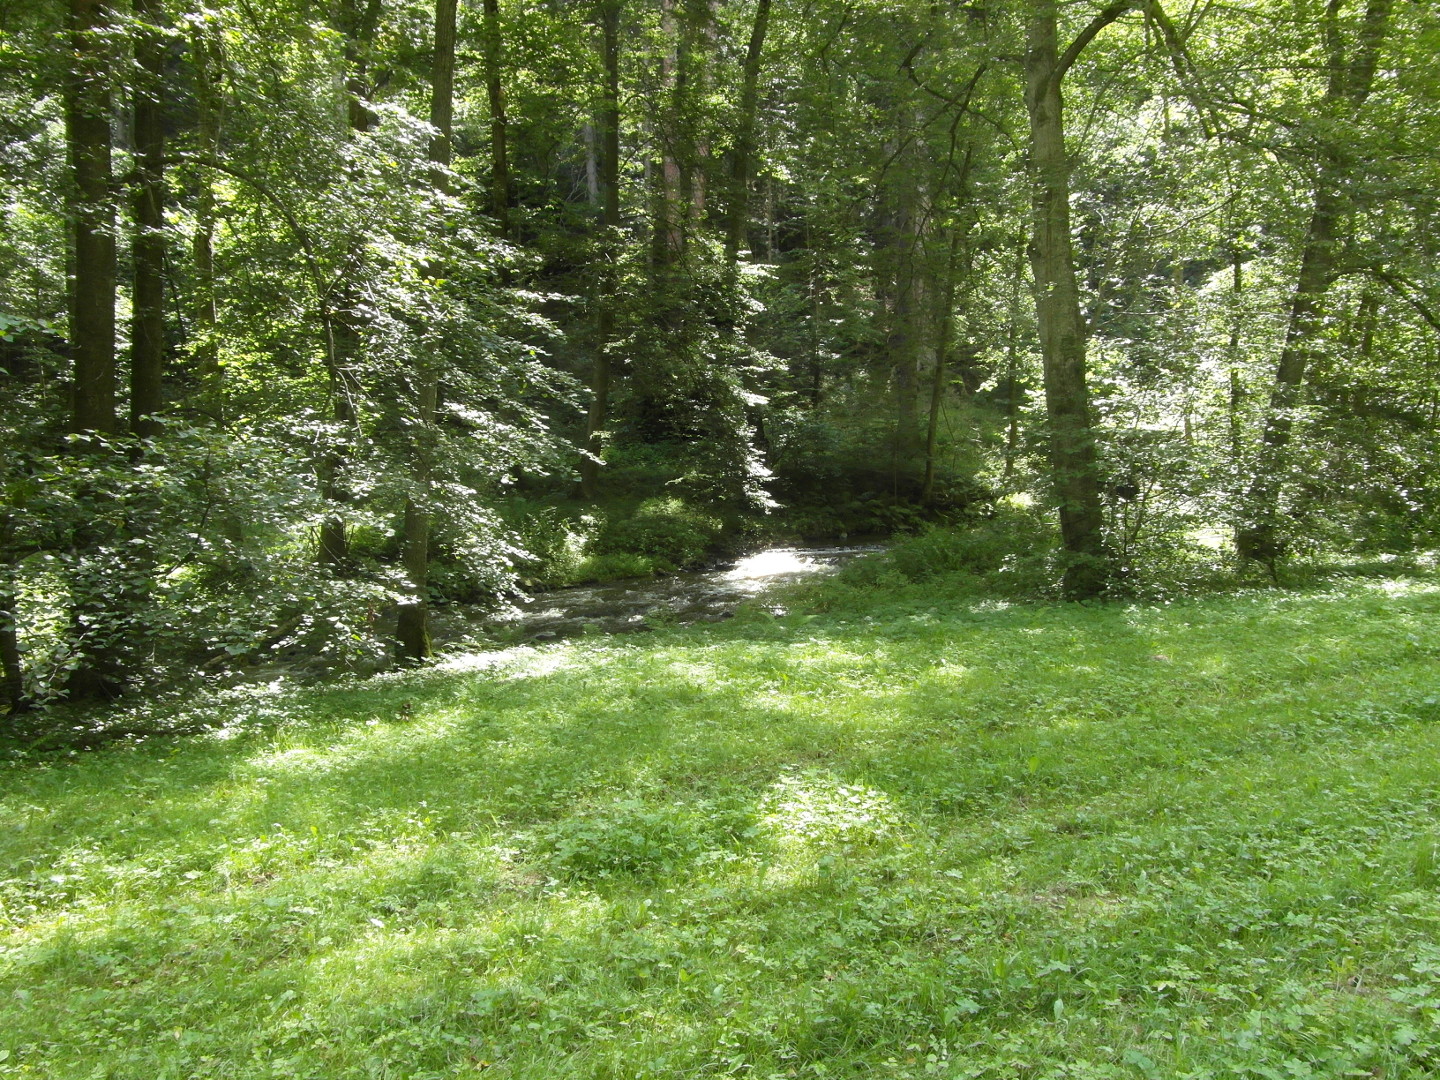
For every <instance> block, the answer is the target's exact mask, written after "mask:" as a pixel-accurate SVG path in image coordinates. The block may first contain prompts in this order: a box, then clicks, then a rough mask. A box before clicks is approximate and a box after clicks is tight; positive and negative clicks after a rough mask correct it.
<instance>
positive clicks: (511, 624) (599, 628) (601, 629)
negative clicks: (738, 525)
mask: <svg viewBox="0 0 1440 1080" xmlns="http://www.w3.org/2000/svg"><path fill="white" fill-rule="evenodd" d="M881 550H883V545H881V544H859V545H848V546H843V547H842V546H829V547H826V546H815V547H806V546H795V547H772V548H766V549H764V550H763V551H757V552H755V553H754V554H751V555H746V556H744V557H743V558H740V559H737V560H735V561H733V562H730V563H726V564H724V565H722V566H718V567H713V568H711V569H708V570H696V571H690V572H687V573H682V574H674V575H672V576H670V577H663V578H643V579H638V580H629V581H611V582H606V583H605V584H603V585H581V586H576V587H573V588H568V589H555V590H554V591H552V592H544V593H539V594H537V595H535V596H533V597H530V598H529V599H528V600H525V601H523V602H521V603H520V604H518V605H517V606H516V611H515V612H514V613H513V614H512V615H510V616H509V617H501V618H496V617H495V616H494V615H493V614H489V615H484V616H482V615H480V614H479V613H478V612H476V611H473V610H472V611H467V609H466V608H464V607H455V608H451V609H449V610H448V611H446V612H443V613H442V612H438V611H437V612H436V613H435V621H436V626H435V631H436V633H435V637H436V640H437V642H443V641H454V640H457V639H460V638H464V637H466V636H468V635H469V634H472V633H474V632H476V631H481V630H489V631H497V630H498V631H500V632H502V633H504V634H505V636H507V637H511V638H516V639H519V640H523V641H547V640H550V639H553V638H565V637H574V636H575V635H577V634H582V633H603V634H625V633H635V632H637V631H644V630H649V629H652V628H653V627H654V625H655V624H657V623H658V624H674V625H686V624H690V623H699V622H719V621H721V620H722V619H726V618H729V616H730V615H731V614H733V613H734V611H735V607H736V606H737V605H738V604H741V603H743V602H745V601H747V600H753V599H755V598H757V597H760V596H763V595H764V594H765V593H766V592H768V591H770V590H772V589H775V588H777V587H779V586H781V585H789V584H792V583H794V582H798V581H804V580H805V579H807V578H812V577H816V576H818V575H822V574H831V573H834V572H835V571H836V570H837V569H839V568H840V567H841V566H843V565H844V564H845V563H847V562H849V561H850V560H852V559H855V558H858V557H860V556H862V555H869V554H872V553H874V552H877V551H881Z"/></svg>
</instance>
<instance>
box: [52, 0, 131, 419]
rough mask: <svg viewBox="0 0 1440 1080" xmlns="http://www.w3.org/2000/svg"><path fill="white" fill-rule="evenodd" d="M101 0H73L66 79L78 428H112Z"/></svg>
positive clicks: (110, 215) (111, 237) (110, 238)
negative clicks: (70, 176) (71, 201)
mask: <svg viewBox="0 0 1440 1080" xmlns="http://www.w3.org/2000/svg"><path fill="white" fill-rule="evenodd" d="M109 26H110V12H109V9H108V8H107V7H106V5H105V4H103V3H101V2H100V0H70V51H71V57H72V60H73V67H72V68H71V70H70V73H69V78H68V80H67V82H66V94H65V137H66V143H67V145H68V148H69V155H70V170H71V175H72V177H73V182H74V189H73V195H74V199H75V203H74V207H73V214H72V222H73V225H72V233H71V238H72V239H71V246H72V252H73V257H74V275H73V279H72V281H71V286H70V289H71V309H70V348H71V355H72V356H73V358H74V362H75V402H74V412H73V417H72V422H71V428H72V430H73V431H75V432H76V433H83V432H87V431H98V432H101V433H104V434H110V433H114V432H115V431H116V430H117V429H118V427H119V423H118V420H117V417H116V412H115V234H114V224H115V209H114V203H113V199H112V195H111V175H110V86H109V81H108V80H109V78H110V70H109V69H110V66H111V62H112V60H111V57H110V54H109V50H108V49H107V48H106V46H105V41H104V34H105V33H106V31H107V30H108V29H109Z"/></svg>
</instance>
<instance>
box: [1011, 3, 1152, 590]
mask: <svg viewBox="0 0 1440 1080" xmlns="http://www.w3.org/2000/svg"><path fill="white" fill-rule="evenodd" d="M1134 6H1135V4H1134V0H1121V2H1120V3H1115V4H1111V5H1110V6H1108V7H1106V8H1104V9H1103V10H1102V11H1100V12H1099V13H1098V14H1097V15H1095V17H1094V18H1093V19H1091V21H1090V22H1089V23H1088V24H1087V25H1086V26H1085V28H1084V29H1083V30H1081V31H1080V33H1079V34H1077V35H1076V36H1075V38H1074V40H1072V41H1071V42H1070V44H1069V45H1068V46H1067V47H1066V48H1065V50H1064V51H1063V52H1062V51H1061V50H1060V45H1059V41H1060V35H1059V28H1058V22H1059V4H1058V3H1057V2H1056V0H1033V2H1032V5H1031V9H1030V18H1029V23H1028V29H1027V33H1026V53H1025V107H1026V111H1027V112H1028V113H1029V116H1030V178H1031V184H1032V207H1033V210H1032V215H1033V216H1032V221H1033V231H1032V234H1031V235H1032V239H1031V248H1030V266H1031V271H1032V273H1033V274H1034V285H1035V313H1036V317H1037V319H1038V323H1039V331H1040V347H1041V354H1042V357H1043V363H1044V372H1045V406H1046V412H1047V414H1048V416H1049V423H1050V435H1049V440H1050V468H1051V473H1052V476H1053V480H1054V485H1055V495H1056V499H1057V501H1058V502H1059V504H1060V532H1061V537H1062V539H1063V541H1064V544H1065V550H1066V552H1067V554H1068V555H1069V556H1070V559H1071V562H1070V565H1069V566H1068V567H1067V568H1066V570H1065V582H1064V588H1065V593H1066V595H1067V596H1070V597H1072V598H1075V599H1086V598H1089V597H1094V596H1098V595H1100V594H1101V593H1102V592H1104V591H1105V588H1106V586H1107V584H1108V580H1109V577H1110V573H1111V570H1110V566H1109V556H1108V554H1107V552H1106V550H1105V536H1104V527H1105V519H1104V509H1103V506H1102V504H1101V496H1100V469H1099V458H1098V455H1097V453H1096V447H1095V429H1094V422H1093V419H1092V417H1091V413H1090V390H1089V386H1088V384H1087V382H1086V378H1085V346H1086V339H1087V337H1088V329H1087V327H1086V324H1085V317H1084V314H1083V313H1082V312H1081V310H1080V289H1079V284H1078V282H1077V281H1076V277H1075V256H1074V250H1073V246H1072V241H1071V235H1070V158H1069V156H1068V153H1067V151H1066V147H1065V114H1064V96H1063V94H1062V82H1063V80H1064V78H1065V74H1066V72H1068V71H1069V70H1070V68H1071V66H1072V65H1073V64H1074V63H1075V61H1076V60H1078V59H1079V58H1080V55H1081V53H1083V52H1084V51H1085V48H1086V46H1088V45H1089V44H1090V42H1091V41H1092V40H1094V38H1095V35H1097V34H1098V33H1100V31H1101V30H1103V29H1104V28H1105V27H1106V26H1108V25H1109V24H1110V23H1112V22H1114V21H1115V20H1116V19H1118V18H1120V17H1121V16H1122V15H1124V14H1126V13H1127V12H1128V11H1131V10H1132V9H1133V8H1134Z"/></svg>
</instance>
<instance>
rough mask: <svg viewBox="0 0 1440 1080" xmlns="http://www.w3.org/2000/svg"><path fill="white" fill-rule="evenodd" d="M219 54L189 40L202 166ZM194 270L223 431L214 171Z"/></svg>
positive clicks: (193, 253) (202, 203) (202, 205)
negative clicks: (216, 273)
mask: <svg viewBox="0 0 1440 1080" xmlns="http://www.w3.org/2000/svg"><path fill="white" fill-rule="evenodd" d="M217 54H218V49H217V48H216V47H215V46H214V45H213V44H212V43H211V42H210V41H207V40H206V38H205V35H204V31H202V30H198V29H197V30H196V31H195V33H194V34H193V35H192V36H191V38H190V56H191V64H192V66H193V68H194V71H195V141H196V144H197V147H198V149H199V152H200V159H201V160H202V161H213V160H215V157H216V151H217V149H218V148H219V145H220V111H221V103H220V94H219V92H218V90H217V88H216V82H217V80H218V72H217V70H216V69H217V60H218V55H217ZM190 259H191V265H192V267H193V269H194V275H195V285H194V301H193V307H192V309H191V310H192V312H193V317H194V320H195V334H194V337H195V347H194V351H193V354H192V355H193V357H194V363H195V370H196V374H197V375H198V376H199V381H200V394H199V399H200V411H201V412H202V413H204V414H205V415H206V416H208V417H209V418H210V419H211V420H213V421H214V422H215V423H216V424H217V425H219V426H221V427H223V426H224V424H225V373H224V369H223V368H221V366H220V343H219V341H218V340H217V339H216V336H215V335H216V327H217V324H218V322H219V309H218V306H217V299H216V290H215V185H214V183H213V182H212V180H211V177H210V171H209V170H208V169H207V168H206V167H205V166H203V165H202V166H200V168H199V192H198V194H197V196H196V199H195V233H194V235H193V236H192V237H191V240H190Z"/></svg>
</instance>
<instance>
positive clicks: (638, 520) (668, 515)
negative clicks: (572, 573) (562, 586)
mask: <svg viewBox="0 0 1440 1080" xmlns="http://www.w3.org/2000/svg"><path fill="white" fill-rule="evenodd" d="M721 528H722V523H721V521H720V519H719V518H717V517H714V516H712V515H709V514H706V513H704V512H703V511H701V510H698V509H696V508H694V507H691V506H689V505H687V504H686V503H685V502H684V501H683V500H681V499H677V498H673V497H670V498H657V499H646V500H645V501H644V502H643V503H641V504H640V506H639V507H638V508H637V509H636V511H635V513H634V514H633V515H631V516H630V517H629V518H626V519H624V520H621V521H615V522H612V523H610V524H609V525H607V526H606V527H605V528H604V529H603V530H602V531H601V532H600V534H599V535H598V536H597V537H596V538H595V540H594V542H593V543H592V544H591V545H590V549H589V550H590V553H591V554H594V555H643V556H646V557H647V558H649V559H651V560H653V564H654V568H655V569H656V570H676V569H680V568H681V567H686V566H694V565H696V564H697V563H699V562H700V561H701V560H703V559H704V558H705V556H706V554H707V553H708V552H709V551H710V548H711V545H713V544H714V542H715V540H716V538H717V537H718V536H719V535H720V531H721Z"/></svg>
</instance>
